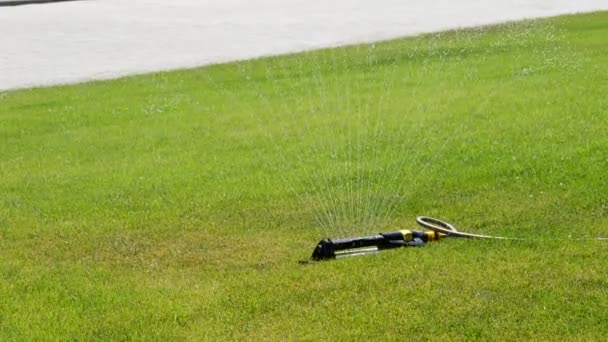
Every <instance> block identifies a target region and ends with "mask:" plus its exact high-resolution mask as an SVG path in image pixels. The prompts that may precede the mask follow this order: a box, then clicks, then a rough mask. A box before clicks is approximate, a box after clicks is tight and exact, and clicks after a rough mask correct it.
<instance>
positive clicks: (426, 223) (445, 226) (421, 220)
mask: <svg viewBox="0 0 608 342" xmlns="http://www.w3.org/2000/svg"><path fill="white" fill-rule="evenodd" d="M416 223H418V224H419V225H420V226H422V227H424V228H426V229H428V230H432V231H434V232H436V233H439V234H441V235H443V236H453V237H463V238H475V239H497V240H523V239H521V238H510V237H504V236H491V235H480V234H471V233H464V232H461V231H459V230H458V229H456V227H454V226H452V225H451V224H449V223H447V222H445V221H442V220H440V219H436V218H434V217H428V216H418V217H417V218H416Z"/></svg>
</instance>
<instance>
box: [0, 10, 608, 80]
mask: <svg viewBox="0 0 608 342" xmlns="http://www.w3.org/2000/svg"><path fill="white" fill-rule="evenodd" d="M0 1H1V0H0ZM599 9H608V1H606V0H576V1H574V0H511V1H504V0H84V1H68V2H55V3H48V4H37V5H24V6H15V7H6V6H0V90H6V89H13V88H23V87H31V86H37V85H52V84H59V83H73V82H80V81H86V80H93V79H105V78H114V77H119V76H122V75H128V74H133V73H143V72H149V71H157V70H167V69H173V68H181V67H192V66H198V65H203V64H208V63H214V62H220V61H229V60H236V59H244V58H251V57H256V56H262V55H269V54H278V53H285V52H293V51H300V50H305V49H315V48H320V47H327V46H335V45H340V44H346V43H354V42H366V41H373V40H378V39H386V38H393V37H398V36H403V35H412V34H416V33H421V32H430V31H437V30H443V29H449V28H456V27H464V26H474V25H480V24H489V23H495V22H501V21H506V20H515V19H522V18H531V17H542V16H552V15H557V14H562V13H573V12H583V11H592V10H599Z"/></svg>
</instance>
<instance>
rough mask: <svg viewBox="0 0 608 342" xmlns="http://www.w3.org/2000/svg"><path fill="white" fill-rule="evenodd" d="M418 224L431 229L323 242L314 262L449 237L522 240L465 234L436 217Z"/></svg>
mask: <svg viewBox="0 0 608 342" xmlns="http://www.w3.org/2000/svg"><path fill="white" fill-rule="evenodd" d="M416 222H417V223H418V224H419V225H420V226H422V227H424V228H426V229H427V230H397V231H393V232H388V233H378V234H376V235H370V236H363V237H353V238H344V239H323V240H321V241H319V243H318V244H317V246H316V247H315V250H314V251H313V252H312V256H311V260H312V261H321V260H331V259H338V258H344V257H349V256H358V255H366V254H375V253H378V252H379V251H382V250H385V249H393V248H400V247H421V246H424V245H425V244H426V243H427V242H430V241H438V240H439V239H441V238H445V237H460V238H476V239H500V240H521V239H518V238H507V237H501V236H489V235H478V234H470V233H464V232H461V231H459V230H458V229H456V228H455V227H454V226H452V225H451V224H449V223H447V222H444V221H441V220H439V219H436V218H432V217H427V216H419V217H418V218H416Z"/></svg>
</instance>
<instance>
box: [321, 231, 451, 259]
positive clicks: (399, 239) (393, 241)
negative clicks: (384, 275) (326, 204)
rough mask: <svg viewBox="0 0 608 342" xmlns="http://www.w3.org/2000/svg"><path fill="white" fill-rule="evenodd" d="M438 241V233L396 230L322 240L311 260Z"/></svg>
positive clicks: (369, 252) (375, 251) (370, 252)
mask: <svg viewBox="0 0 608 342" xmlns="http://www.w3.org/2000/svg"><path fill="white" fill-rule="evenodd" d="M438 239H439V234H438V233H436V232H433V231H420V230H397V231H394V232H388V233H378V234H376V235H370V236H363V237H354V238H346V239H323V240H321V241H319V243H318V244H317V246H316V247H315V250H314V251H313V253H312V256H311V259H312V260H315V261H320V260H328V259H336V258H341V257H346V256H355V255H364V254H372V253H377V252H378V251H380V250H384V249H391V248H399V247H419V246H423V245H424V243H425V242H427V241H434V240H438Z"/></svg>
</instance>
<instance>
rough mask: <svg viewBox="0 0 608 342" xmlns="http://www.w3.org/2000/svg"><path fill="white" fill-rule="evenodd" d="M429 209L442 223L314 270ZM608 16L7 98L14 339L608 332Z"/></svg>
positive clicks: (4, 201) (6, 248)
mask: <svg viewBox="0 0 608 342" xmlns="http://www.w3.org/2000/svg"><path fill="white" fill-rule="evenodd" d="M417 215H430V216H436V217H439V218H443V219H445V220H448V221H450V222H452V223H454V224H455V225H456V226H458V227H460V228H461V230H464V231H468V232H472V233H483V234H493V235H502V236H510V237H521V238H524V239H526V240H524V241H474V240H456V239H452V240H445V241H442V242H438V243H434V244H429V245H427V246H425V247H423V248H412V249H402V250H392V251H387V252H384V253H382V254H379V255H372V256H366V257H360V258H350V259H341V260H336V261H331V262H322V263H316V264H309V265H300V264H298V260H300V259H304V258H307V257H309V255H310V253H311V252H312V249H313V247H314V246H315V244H316V242H317V241H318V240H319V239H320V238H322V237H327V236H332V237H344V236H348V235H349V234H364V233H375V232H379V231H386V230H391V229H399V228H414V226H415V224H414V220H415V217H416V216H417ZM602 236H604V237H606V236H608V13H606V12H600V13H592V14H584V15H576V16H564V17H558V18H551V19H544V20H537V21H524V22H519V23H510V24H505V25H498V26H493V27H484V28H479V29H470V30H459V31H451V32H444V33H438V34H430V35H422V36H418V37H413V38H406V39H400V40H394V41H388V42H381V43H376V44H370V45H359V46H351V47H344V48H338V49H328V50H322V51H313V52H306V53H302V54H294V55H288V56H279V57H270V58H262V59H258V60H253V61H243V62H238V63H228V64H222V65H215V66H210V67H204V68H199V69H194V70H183V71H175V72H166V73H157V74H151V75H143V76H136V77H128V78H123V79H119V80H114V81H106V82H92V83H88V84H79V85H70V86H61V87H52V88H41V89H31V90H18V91H12V92H4V93H0V340H72V339H75V340H95V339H99V340H357V341H361V340H410V339H413V340H426V339H432V340H448V339H449V340H495V339H501V340H519V339H526V340H564V339H568V340H601V339H603V338H605V336H607V335H608V324H607V323H606V322H607V321H606V319H607V313H608V259H607V258H606V256H607V255H608V241H598V240H594V239H591V238H593V237H602Z"/></svg>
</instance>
